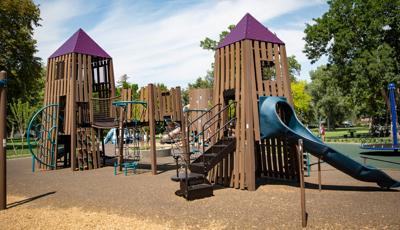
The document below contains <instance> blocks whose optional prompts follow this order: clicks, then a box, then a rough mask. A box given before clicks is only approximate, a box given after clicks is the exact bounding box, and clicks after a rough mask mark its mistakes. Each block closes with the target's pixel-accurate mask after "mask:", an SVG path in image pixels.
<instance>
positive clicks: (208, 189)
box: [186, 183, 214, 200]
mask: <svg viewBox="0 0 400 230" xmlns="http://www.w3.org/2000/svg"><path fill="white" fill-rule="evenodd" d="M213 195H214V194H213V186H212V185H210V184H206V183H203V184H196V185H192V186H189V187H188V191H187V194H186V199H187V200H194V199H201V198H206V197H210V196H213Z"/></svg>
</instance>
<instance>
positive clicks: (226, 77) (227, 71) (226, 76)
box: [223, 46, 230, 89]
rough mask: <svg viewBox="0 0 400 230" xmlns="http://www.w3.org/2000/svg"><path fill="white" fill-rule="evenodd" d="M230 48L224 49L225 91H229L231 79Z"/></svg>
mask: <svg viewBox="0 0 400 230" xmlns="http://www.w3.org/2000/svg"><path fill="white" fill-rule="evenodd" d="M229 57H230V55H229V46H225V48H224V59H223V60H224V65H225V68H224V73H225V74H224V76H225V77H224V79H225V80H224V83H225V84H224V89H229V77H230V71H229V66H230V62H229Z"/></svg>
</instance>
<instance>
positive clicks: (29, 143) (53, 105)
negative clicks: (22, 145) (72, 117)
mask: <svg viewBox="0 0 400 230" xmlns="http://www.w3.org/2000/svg"><path fill="white" fill-rule="evenodd" d="M49 107H56V108H57V109H58V107H59V104H49V105H46V106H44V107H42V108H41V109H40V110H38V111H37V112H36V113H35V114H34V115H33V116H32V118H31V120H30V121H29V124H28V128H27V131H26V136H27V137H26V141H27V143H28V146H29V152H30V153H31V154H32V157H33V158H35V159H36V160H37V161H38V162H39V163H40V164H43V165H45V166H48V167H50V168H52V169H54V168H55V164H54V162H51V163H50V164H48V163H46V162H44V161H42V159H40V158H39V157H38V156H36V154H35V153H34V152H33V149H32V147H33V145H32V144H31V137H30V131H31V130H32V127H33V125H34V123H33V122H34V121H35V119H36V118H37V117H38V116H39V115H40V114H41V113H42V112H43V111H45V110H46V109H47V108H49ZM35 127H37V125H35ZM42 127H43V125H42ZM56 127H57V125H54V126H53V127H51V128H50V130H52V129H54V128H56ZM50 130H49V131H47V132H50ZM35 131H36V130H35ZM40 132H42V133H43V132H45V130H43V131H40ZM50 139H51V138H50ZM38 140H40V139H38ZM38 140H35V141H36V142H38ZM53 142H54V141H53ZM54 143H55V142H54ZM51 144H52V150H51V151H54V146H53V145H54V144H53V143H52V141H51ZM39 148H40V146H39ZM42 155H43V153H42ZM52 158H53V157H52Z"/></svg>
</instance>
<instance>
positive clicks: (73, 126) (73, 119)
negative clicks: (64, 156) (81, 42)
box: [69, 54, 77, 170]
mask: <svg viewBox="0 0 400 230" xmlns="http://www.w3.org/2000/svg"><path fill="white" fill-rule="evenodd" d="M76 56H77V54H72V74H71V97H70V98H71V100H70V103H71V104H70V105H69V106H70V108H71V110H70V117H71V120H70V121H71V169H72V170H75V169H76V163H77V162H76V116H75V115H76V114H75V108H76V107H75V106H76V103H75V97H76V89H75V88H76V80H75V77H74V76H75V73H76Z"/></svg>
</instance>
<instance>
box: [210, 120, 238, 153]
mask: <svg viewBox="0 0 400 230" xmlns="http://www.w3.org/2000/svg"><path fill="white" fill-rule="evenodd" d="M233 121H236V117H234V118H232V119H230V120H229V121H227V122H226V123H225V124H224V125H223V126H222V127H220V128H219V129H218V130H216V131H215V132H214V134H213V135H211V136H210V137H208V138H207V139H204V136H203V143H204V142H205V141H209V140H210V139H211V138H213V137H214V136H215V135H217V134H218V133H219V131H221V130H222V129H224V128H225V127H226V126H227V125H228V124H229V123H231V122H233ZM203 152H205V146H204V144H203Z"/></svg>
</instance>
